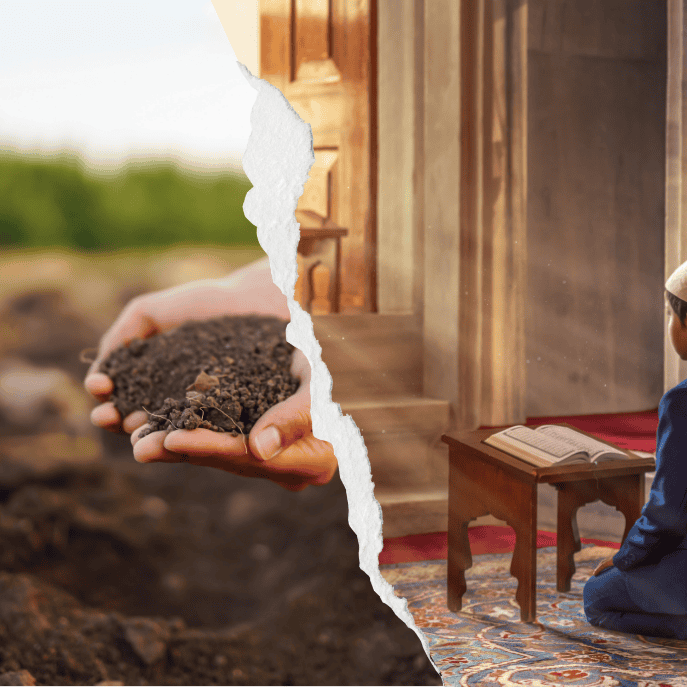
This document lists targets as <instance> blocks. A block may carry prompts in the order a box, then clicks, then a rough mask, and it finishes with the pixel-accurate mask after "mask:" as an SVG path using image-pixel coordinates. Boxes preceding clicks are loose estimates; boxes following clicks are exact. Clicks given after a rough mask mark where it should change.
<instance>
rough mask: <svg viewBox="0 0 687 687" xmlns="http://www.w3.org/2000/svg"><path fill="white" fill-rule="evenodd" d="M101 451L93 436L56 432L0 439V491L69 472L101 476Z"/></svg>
mask: <svg viewBox="0 0 687 687" xmlns="http://www.w3.org/2000/svg"><path fill="white" fill-rule="evenodd" d="M101 455H102V450H101V446H100V443H99V442H98V441H97V440H96V439H92V438H90V437H84V436H77V437H70V436H68V435H66V434H64V433H60V432H53V433H49V434H39V435H36V436H24V437H21V436H14V437H11V436H10V437H5V438H3V439H0V488H2V489H14V488H16V487H18V486H20V485H21V484H23V483H25V482H29V481H35V480H48V479H51V478H53V477H57V476H58V475H60V474H64V473H68V472H76V471H78V472H88V473H99V472H100V470H101Z"/></svg>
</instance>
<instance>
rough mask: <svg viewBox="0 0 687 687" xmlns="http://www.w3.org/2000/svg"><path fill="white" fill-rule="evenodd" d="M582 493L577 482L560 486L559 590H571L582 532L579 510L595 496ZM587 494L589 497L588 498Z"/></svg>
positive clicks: (584, 490) (557, 542)
mask: <svg viewBox="0 0 687 687" xmlns="http://www.w3.org/2000/svg"><path fill="white" fill-rule="evenodd" d="M587 491H588V490H587V489H583V490H582V493H581V492H580V490H579V486H578V485H577V484H575V483H571V482H567V483H564V484H561V485H560V486H559V488H558V524H557V530H558V532H557V535H558V536H557V541H556V554H557V557H558V565H557V571H556V589H557V590H558V591H559V592H569V591H570V580H572V576H573V575H574V574H575V557H574V556H575V553H576V552H577V551H579V550H580V548H581V546H582V545H581V543H580V533H579V531H578V529H577V510H578V508H580V506H583V505H584V504H585V503H587V502H588V501H589V498H591V499H592V500H593V499H594V497H593V496H592V495H591V494H586V495H585V493H586V492H587ZM587 496H588V497H589V498H587Z"/></svg>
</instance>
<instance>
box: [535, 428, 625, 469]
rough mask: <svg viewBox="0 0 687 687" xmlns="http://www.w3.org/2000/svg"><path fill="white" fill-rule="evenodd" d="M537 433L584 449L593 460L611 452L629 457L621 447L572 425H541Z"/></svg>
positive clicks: (577, 448) (560, 442)
mask: <svg viewBox="0 0 687 687" xmlns="http://www.w3.org/2000/svg"><path fill="white" fill-rule="evenodd" d="M535 433H536V434H541V435H543V436H546V437H548V438H549V439H550V440H551V441H555V442H556V443H557V444H561V445H566V446H569V447H570V449H571V450H575V451H584V452H585V453H587V454H588V455H589V458H590V460H592V461H593V460H594V459H595V458H597V457H598V456H600V455H601V454H603V453H609V454H613V455H614V456H616V455H617V456H620V457H623V458H626V457H627V454H625V453H623V452H622V451H621V450H620V449H615V448H613V447H612V446H609V445H608V444H604V443H603V442H601V441H597V440H596V439H592V438H591V437H588V436H587V435H586V434H582V433H581V432H577V431H576V430H574V429H571V428H570V427H560V426H558V425H543V426H541V427H539V428H538V429H537V430H536V432H535Z"/></svg>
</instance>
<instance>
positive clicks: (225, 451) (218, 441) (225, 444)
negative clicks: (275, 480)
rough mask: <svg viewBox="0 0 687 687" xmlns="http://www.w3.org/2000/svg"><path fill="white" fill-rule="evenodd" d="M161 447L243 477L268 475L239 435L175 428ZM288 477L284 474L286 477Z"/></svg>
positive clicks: (195, 463)
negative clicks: (163, 446)
mask: <svg viewBox="0 0 687 687" xmlns="http://www.w3.org/2000/svg"><path fill="white" fill-rule="evenodd" d="M165 448H166V449H167V450H168V451H172V452H173V453H177V452H178V453H182V454H184V455H185V456H187V457H188V462H189V463H191V464H192V465H198V466H202V467H208V468H216V469H218V470H224V471H225V472H231V473H233V474H236V475H242V476H243V477H267V478H270V479H271V473H270V472H269V471H268V470H265V468H264V467H263V466H264V463H263V462H262V461H259V460H258V459H257V458H255V456H253V455H251V454H250V452H249V451H247V450H246V449H247V443H246V442H245V441H244V438H243V437H242V436H238V437H233V436H231V435H228V434H225V433H221V434H220V433H217V432H211V431H210V430H207V429H194V430H190V431H189V430H176V431H172V432H170V433H169V434H168V435H167V437H166V440H165ZM289 479H290V477H289V476H287V477H286V481H289Z"/></svg>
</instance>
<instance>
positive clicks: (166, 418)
mask: <svg viewBox="0 0 687 687" xmlns="http://www.w3.org/2000/svg"><path fill="white" fill-rule="evenodd" d="M141 408H143V410H145V411H146V413H148V415H152V417H159V418H160V420H166V421H167V422H169V424H170V425H172V427H174V429H179V428H178V427H177V426H176V425H175V424H174V423H173V422H172V421H171V420H170V419H169V418H168V417H162V415H155V413H151V412H150V411H149V410H146V407H145V406H141Z"/></svg>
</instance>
